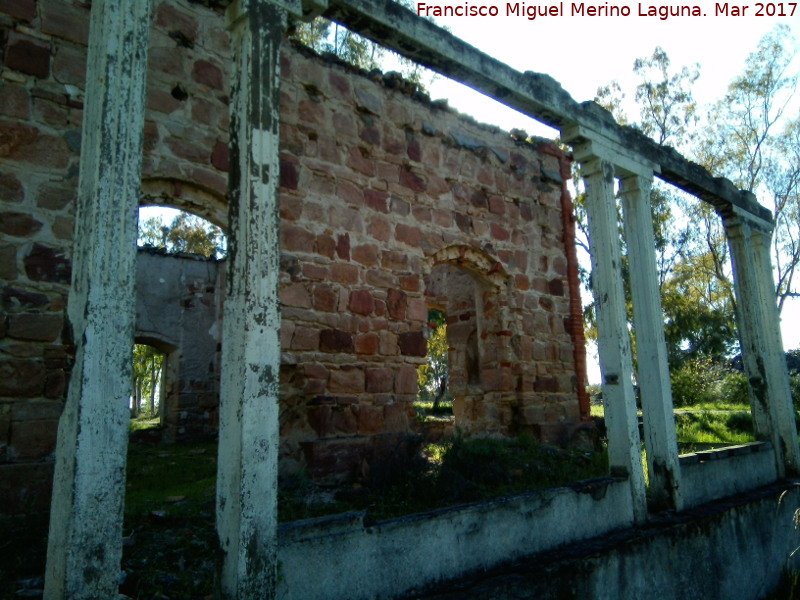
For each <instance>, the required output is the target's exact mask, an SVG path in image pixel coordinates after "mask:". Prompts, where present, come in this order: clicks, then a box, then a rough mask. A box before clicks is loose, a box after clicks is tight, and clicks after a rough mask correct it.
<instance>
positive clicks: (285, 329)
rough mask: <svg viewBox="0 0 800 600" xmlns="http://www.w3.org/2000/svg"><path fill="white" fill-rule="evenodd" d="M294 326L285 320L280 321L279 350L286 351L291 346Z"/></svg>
mask: <svg viewBox="0 0 800 600" xmlns="http://www.w3.org/2000/svg"><path fill="white" fill-rule="evenodd" d="M294 328H295V324H294V323H293V322H292V321H289V320H287V319H281V349H283V350H288V349H289V347H290V346H291V344H292V336H293V335H294Z"/></svg>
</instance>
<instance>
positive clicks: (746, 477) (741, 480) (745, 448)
mask: <svg viewBox="0 0 800 600" xmlns="http://www.w3.org/2000/svg"><path fill="white" fill-rule="evenodd" d="M680 464H681V478H682V482H683V486H682V490H683V499H684V507H685V508H690V507H692V506H698V505H700V504H705V503H706V502H711V501H712V500H716V499H717V498H725V497H726V496H732V495H734V494H741V493H742V492H746V491H747V490H752V489H755V488H757V487H761V486H763V485H768V484H770V483H772V482H774V481H776V480H777V479H778V471H777V467H776V465H775V449H774V448H773V447H772V444H770V443H769V442H753V443H750V444H742V445H739V446H731V447H728V448H722V449H718V450H708V451H706V452H696V453H694V454H686V455H684V456H681V457H680Z"/></svg>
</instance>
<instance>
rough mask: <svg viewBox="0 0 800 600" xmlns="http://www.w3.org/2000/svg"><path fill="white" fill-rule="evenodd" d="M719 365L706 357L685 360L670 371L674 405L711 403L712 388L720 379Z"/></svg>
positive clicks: (713, 399) (714, 395)
mask: <svg viewBox="0 0 800 600" xmlns="http://www.w3.org/2000/svg"><path fill="white" fill-rule="evenodd" d="M720 369H721V367H720V366H719V365H717V364H716V363H714V362H713V361H711V360H708V359H695V360H689V361H686V362H685V363H684V364H683V365H682V366H681V367H680V368H678V369H675V370H673V371H672V373H670V380H671V382H672V401H673V402H674V404H675V406H691V405H694V404H703V403H712V402H714V401H715V397H716V394H715V393H714V389H715V387H716V385H717V383H718V382H719V381H720V380H721V379H722V375H721V373H720Z"/></svg>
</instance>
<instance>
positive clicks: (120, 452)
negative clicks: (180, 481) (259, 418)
mask: <svg viewBox="0 0 800 600" xmlns="http://www.w3.org/2000/svg"><path fill="white" fill-rule="evenodd" d="M149 26H150V2H149V1H147V0H144V1H142V2H131V3H121V2H112V1H110V0H95V1H94V4H93V5H92V12H91V28H90V36H89V51H88V59H87V60H88V63H87V73H86V105H85V108H84V112H83V137H82V143H81V147H82V150H81V165H80V180H79V186H78V209H77V215H76V220H75V221H76V222H75V236H74V239H75V246H74V250H73V269H74V271H73V276H72V287H71V288H70V294H69V303H68V315H69V320H70V324H71V326H72V333H73V339H74V341H75V345H76V356H75V366H74V368H73V370H72V376H71V379H70V385H69V390H68V395H67V402H66V406H65V407H64V412H63V414H62V416H61V421H60V423H59V430H58V446H57V450H56V468H55V480H54V483H53V503H52V508H51V516H50V535H49V538H48V549H47V573H46V581H45V593H44V597H45V598H47V599H48V600H56V599H58V600H61V599H69V600H80V599H87V600H88V599H95V598H116V597H117V590H118V585H119V570H120V560H121V556H122V511H123V502H124V498H125V464H126V450H127V445H128V422H129V419H130V413H129V409H128V401H129V400H128V399H129V396H130V390H131V351H132V348H133V327H134V300H135V294H134V285H135V281H136V269H135V259H136V251H135V248H136V211H137V207H138V203H139V202H138V201H139V189H140V183H141V163H142V131H143V127H144V108H145V79H146V73H147V45H148V44H147V42H148V30H149Z"/></svg>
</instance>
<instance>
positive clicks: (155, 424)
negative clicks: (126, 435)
mask: <svg viewBox="0 0 800 600" xmlns="http://www.w3.org/2000/svg"><path fill="white" fill-rule="evenodd" d="M148 429H161V417H159V416H158V415H151V414H149V413H142V414H140V415H139V416H138V417H135V418H133V419H131V424H130V428H129V431H130V432H131V433H133V432H134V431H145V430H148Z"/></svg>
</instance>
